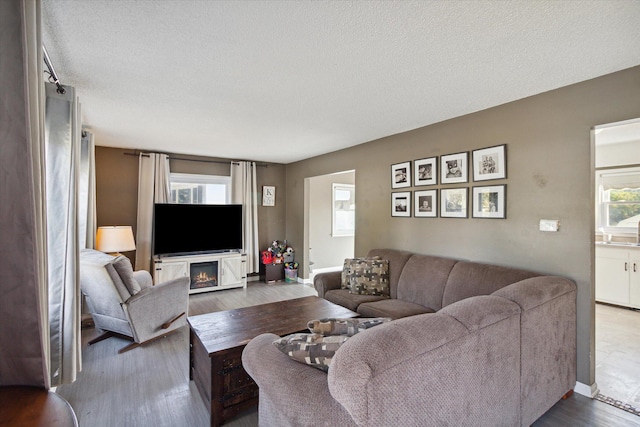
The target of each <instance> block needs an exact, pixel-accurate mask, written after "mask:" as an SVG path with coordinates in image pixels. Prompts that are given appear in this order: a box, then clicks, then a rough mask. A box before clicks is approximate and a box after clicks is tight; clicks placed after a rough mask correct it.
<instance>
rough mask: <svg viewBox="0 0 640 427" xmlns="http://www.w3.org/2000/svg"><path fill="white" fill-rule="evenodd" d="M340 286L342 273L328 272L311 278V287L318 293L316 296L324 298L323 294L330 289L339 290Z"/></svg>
mask: <svg viewBox="0 0 640 427" xmlns="http://www.w3.org/2000/svg"><path fill="white" fill-rule="evenodd" d="M341 285H342V272H341V271H329V272H326V273H320V274H316V276H315V277H314V278H313V287H314V288H316V291H318V296H319V297H320V298H324V294H325V293H326V292H327V291H330V290H332V289H340V286H341Z"/></svg>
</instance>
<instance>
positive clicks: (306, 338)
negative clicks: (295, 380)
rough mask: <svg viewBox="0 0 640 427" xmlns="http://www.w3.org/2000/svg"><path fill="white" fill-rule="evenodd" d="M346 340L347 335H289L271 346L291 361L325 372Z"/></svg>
mask: <svg viewBox="0 0 640 427" xmlns="http://www.w3.org/2000/svg"><path fill="white" fill-rule="evenodd" d="M348 339H349V336H347V335H330V336H327V337H325V336H324V335H321V334H291V335H287V336H286V337H282V338H279V339H277V340H275V341H274V342H273V345H275V346H276V348H277V349H278V350H280V351H281V352H283V353H284V354H287V355H289V356H290V357H291V358H292V359H294V360H297V361H298V362H302V363H306V364H307V365H310V366H313V367H314V368H318V369H321V370H323V371H325V372H326V371H328V370H329V364H330V363H331V359H332V358H333V355H334V354H335V353H336V351H337V350H338V349H339V348H340V346H341V345H342V344H343V343H344V342H345V341H347V340H348Z"/></svg>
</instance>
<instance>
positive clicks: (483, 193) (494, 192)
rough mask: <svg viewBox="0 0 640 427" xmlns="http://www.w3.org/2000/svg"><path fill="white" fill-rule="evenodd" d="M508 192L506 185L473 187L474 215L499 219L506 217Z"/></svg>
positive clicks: (475, 216)
mask: <svg viewBox="0 0 640 427" xmlns="http://www.w3.org/2000/svg"><path fill="white" fill-rule="evenodd" d="M506 193H507V186H506V185H490V186H486V187H473V196H472V199H473V217H474V218H498V219H504V218H506V217H507V213H506V210H505V206H506V203H505V201H506V200H505V199H506Z"/></svg>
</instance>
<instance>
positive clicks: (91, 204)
mask: <svg viewBox="0 0 640 427" xmlns="http://www.w3.org/2000/svg"><path fill="white" fill-rule="evenodd" d="M95 153H96V150H95V143H94V141H93V133H91V132H89V131H86V130H83V131H82V139H81V140H80V165H79V167H80V170H79V176H78V239H79V245H80V248H89V249H93V248H94V247H95V240H96V231H97V227H96V167H95V164H96V154H95Z"/></svg>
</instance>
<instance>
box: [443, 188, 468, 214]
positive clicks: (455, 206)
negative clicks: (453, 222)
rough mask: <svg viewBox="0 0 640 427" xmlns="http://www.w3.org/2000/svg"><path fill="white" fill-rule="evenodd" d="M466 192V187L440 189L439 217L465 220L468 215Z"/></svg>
mask: <svg viewBox="0 0 640 427" xmlns="http://www.w3.org/2000/svg"><path fill="white" fill-rule="evenodd" d="M468 190H469V189H468V188H466V187H464V188H442V189H440V217H441V218H467V217H468V215H469V214H468V206H469V204H468V200H467V196H468V193H469V191H468Z"/></svg>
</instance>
